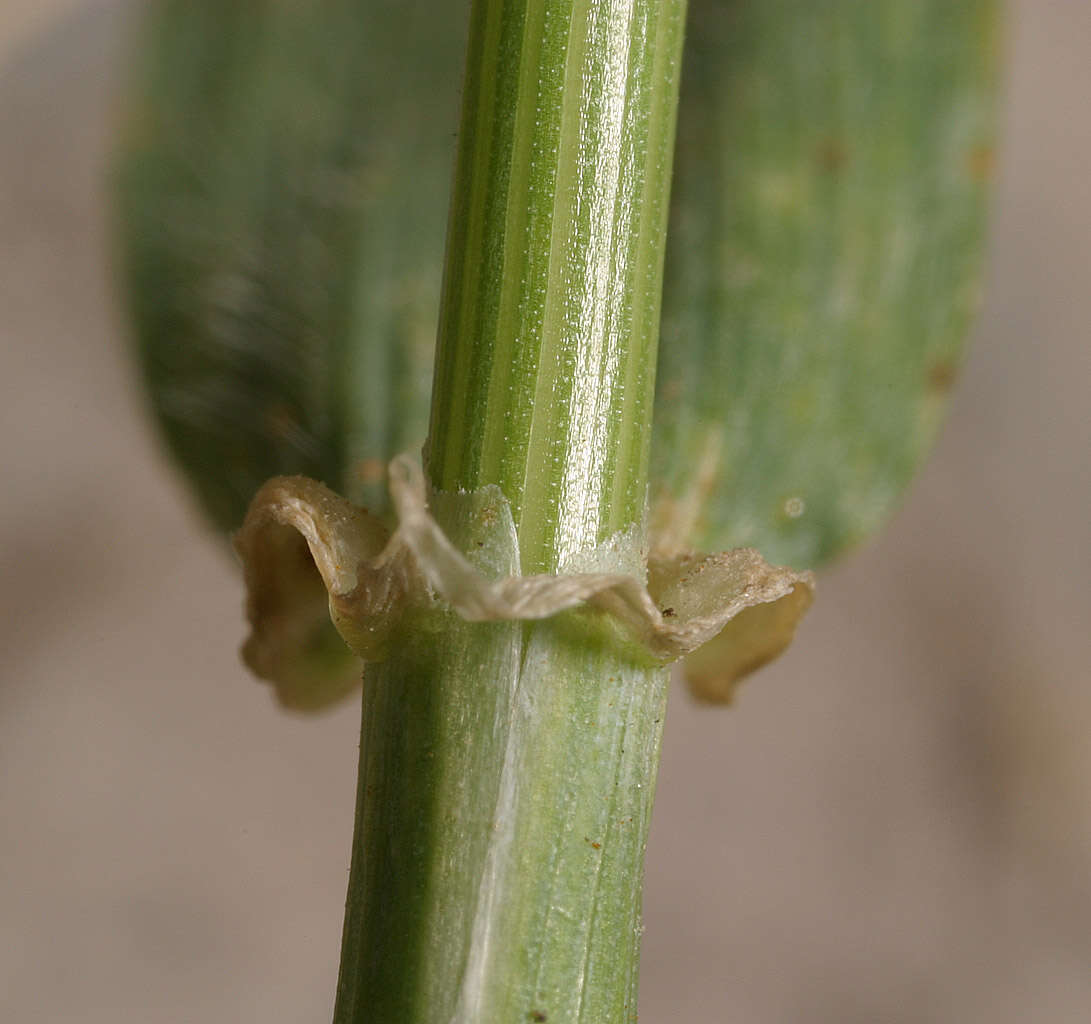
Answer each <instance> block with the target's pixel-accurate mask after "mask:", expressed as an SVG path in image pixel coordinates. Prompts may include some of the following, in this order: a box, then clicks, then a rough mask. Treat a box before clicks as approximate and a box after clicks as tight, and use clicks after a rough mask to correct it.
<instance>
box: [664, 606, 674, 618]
mask: <svg viewBox="0 0 1091 1024" xmlns="http://www.w3.org/2000/svg"><path fill="white" fill-rule="evenodd" d="M663 618H665V619H672V618H674V609H673V608H664V609H663Z"/></svg>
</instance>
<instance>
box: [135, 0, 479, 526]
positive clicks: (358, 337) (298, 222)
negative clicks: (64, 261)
mask: <svg viewBox="0 0 1091 1024" xmlns="http://www.w3.org/2000/svg"><path fill="white" fill-rule="evenodd" d="M465 22H466V9H465V7H464V6H463V5H462V4H458V3H454V4H434V3H429V2H426V0H399V2H383V0H379V2H369V3H362V2H360V0H308V2H306V3H282V2H278V0H247V2H245V3H243V2H239V3H224V2H223V0H156V2H155V3H153V4H152V5H151V6H150V7H149V9H148V11H147V15H146V18H145V21H144V23H143V25H142V33H141V34H140V36H139V38H138V39H137V40H135V42H136V46H135V47H134V51H133V55H134V67H133V73H132V76H131V80H130V83H129V86H128V88H127V89H126V91H125V93H124V96H123V104H122V115H123V135H122V140H121V145H120V149H119V153H118V156H117V159H116V164H115V191H116V196H117V221H118V233H119V250H120V269H121V274H122V278H123V283H124V285H125V290H126V293H127V298H128V303H129V307H130V311H131V314H132V318H133V321H134V323H135V333H136V339H137V343H138V348H139V355H140V361H141V365H142V369H143V373H144V379H145V383H146V386H147V390H148V392H149V396H150V399H151V405H152V408H153V410H154V412H155V414H156V416H157V418H158V420H159V422H160V425H161V426H162V428H163V431H164V433H165V436H166V439H167V442H168V444H169V446H170V448H171V450H172V452H173V454H174V455H175V457H176V458H177V459H178V461H179V462H180V463H181V465H182V467H183V468H184V470H185V471H186V473H187V475H188V476H189V479H190V481H191V483H192V484H193V485H194V486H195V488H196V490H197V492H198V497H199V500H200V503H201V505H202V507H203V509H204V510H205V512H206V513H207V514H208V515H209V516H210V517H211V519H212V520H213V521H214V523H215V524H216V525H217V526H218V527H220V528H221V529H224V530H230V529H234V528H236V527H237V526H238V525H239V524H240V523H241V522H242V518H243V516H244V514H245V512H246V506H247V504H248V502H249V501H250V499H251V497H252V496H253V494H254V493H255V492H256V491H257V489H258V487H259V486H260V485H261V484H262V483H263V482H264V481H265V480H266V479H268V478H269V477H272V476H275V475H277V474H291V473H303V474H306V475H308V476H311V477H315V478H318V479H320V480H323V481H324V482H326V483H327V484H329V485H330V486H331V487H334V488H335V489H337V490H338V491H340V492H341V493H343V494H346V495H348V496H350V497H352V498H353V499H354V500H357V501H361V502H363V503H365V504H368V505H370V506H371V507H372V508H374V509H376V510H377V511H380V512H381V511H383V509H384V506H385V502H386V497H385V494H386V492H385V485H384V480H383V471H384V467H385V465H386V462H387V461H388V459H389V458H390V456H391V455H392V454H394V453H395V452H398V451H403V450H405V449H408V448H411V447H413V446H416V447H418V448H419V446H420V445H421V444H422V443H423V441H424V437H425V432H426V429H427V421H428V400H429V393H430V387H431V381H432V355H433V349H434V343H435V331H436V319H437V315H438V313H437V311H438V307H439V293H440V276H441V271H442V264H443V225H444V222H445V218H446V213H447V197H448V195H449V191H450V176H451V168H452V162H453V158H454V126H455V124H456V117H457V106H458V82H459V75H460V69H461V60H462V55H463V47H464V42H463V40H464V38H465V31H466V25H465Z"/></svg>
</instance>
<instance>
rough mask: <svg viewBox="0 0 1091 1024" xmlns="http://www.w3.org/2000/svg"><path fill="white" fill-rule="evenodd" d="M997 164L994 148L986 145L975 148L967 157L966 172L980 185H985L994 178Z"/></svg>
mask: <svg viewBox="0 0 1091 1024" xmlns="http://www.w3.org/2000/svg"><path fill="white" fill-rule="evenodd" d="M995 163H996V157H995V153H994V151H993V148H992V146H990V145H987V144H984V143H983V144H981V145H978V146H973V147H972V148H971V149H970V152H969V153H968V154H967V155H966V170H967V171H968V172H969V175H970V177H971V178H972V179H973V180H974V181H976V182H977V183H978V184H984V183H985V182H986V181H988V180H989V179H990V178H991V177H992V174H993V166H994V165H995Z"/></svg>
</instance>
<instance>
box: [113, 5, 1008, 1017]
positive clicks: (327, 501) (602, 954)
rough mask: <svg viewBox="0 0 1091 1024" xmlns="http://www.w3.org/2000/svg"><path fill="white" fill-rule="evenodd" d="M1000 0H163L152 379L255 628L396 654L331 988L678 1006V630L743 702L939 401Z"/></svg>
mask: <svg viewBox="0 0 1091 1024" xmlns="http://www.w3.org/2000/svg"><path fill="white" fill-rule="evenodd" d="M995 6H996V5H995V4H994V3H993V2H991V0H962V2H959V3H949V2H941V0H872V2H869V3H864V2H862V0H832V2H830V3H825V4H813V3H807V2H804V0H765V2H759V0H730V2H728V0H690V2H689V10H688V12H687V10H686V4H685V2H684V0H473V2H472V4H471V5H470V9H469V11H468V12H467V11H466V10H465V9H464V8H462V7H461V6H460V5H451V4H433V3H427V2H425V0H403V2H400V3H390V2H383V0H307V2H300V3H283V2H277V0H249V2H247V3H238V4H223V3H221V2H220V0H185V2H182V0H153V2H152V3H151V4H150V5H149V9H148V11H147V14H146V17H145V20H144V24H143V26H142V30H141V32H140V33H139V35H138V38H137V45H136V47H135V49H134V59H133V62H134V68H133V73H132V75H131V79H130V85H129V88H128V91H127V93H126V95H125V98H124V99H125V102H124V107H123V113H124V119H123V124H124V127H123V133H122V139H121V143H120V146H119V153H118V159H117V162H116V175H115V194H116V197H117V203H116V208H117V225H118V235H119V239H120V246H119V248H120V253H121V269H122V274H123V278H124V283H125V286H126V294H127V298H128V303H129V308H130V310H131V313H132V318H133V322H134V324H135V335H136V339H137V343H138V344H137V348H138V353H139V357H140V360H141V365H142V368H143V372H144V378H145V381H146V385H147V390H148V393H149V396H150V400H151V404H152V407H153V409H154V412H155V415H156V417H157V418H158V420H159V423H160V425H161V427H162V429H163V433H164V435H165V437H166V440H167V443H168V445H169V447H170V448H171V450H172V452H173V454H174V455H175V456H176V458H177V460H178V461H179V462H180V464H181V465H182V467H183V468H184V469H185V471H186V473H187V475H188V477H189V479H190V480H191V481H192V483H193V486H194V488H195V489H196V492H197V495H198V498H199V500H200V503H201V505H202V507H203V508H204V510H205V511H206V512H207V514H208V516H209V518H210V519H211V521H212V522H213V524H214V525H215V526H216V527H217V528H218V529H219V530H220V531H222V532H223V533H224V534H225V535H230V536H231V537H232V539H233V543H234V546H235V549H236V551H237V552H238V555H239V557H240V561H241V563H242V567H243V575H244V578H245V581H246V585H247V593H248V597H247V614H248V618H249V621H250V635H249V637H248V639H247V640H246V643H245V646H244V652H243V653H244V658H245V659H246V661H247V663H248V664H249V665H250V667H251V668H252V669H253V670H254V672H255V673H256V674H257V675H259V676H261V677H262V678H264V679H266V680H268V681H269V682H271V683H272V685H273V686H274V688H275V693H276V695H277V697H278V699H279V700H280V701H281V702H282V703H283V704H284V705H285V706H286V707H289V708H294V709H299V710H310V709H318V708H322V707H325V706H328V705H330V704H331V703H333V702H335V701H337V700H339V699H342V698H343V697H345V696H346V694H348V693H350V692H354V691H356V689H357V687H359V685H360V682H361V679H362V683H363V694H362V708H363V718H362V743H361V753H360V774H359V787H358V798H357V807H356V830H355V839H354V842H353V849H352V860H351V873H350V879H349V890H348V899H347V905H346V916H345V924H344V937H343V951H342V961H341V970H340V978H339V982H338V990H337V1003H336V1010H335V1022H336V1024H364V1022H370V1024H426V1022H427V1024H491V1022H494V1021H495V1022H502V1021H511V1022H517V1021H546V1020H548V1021H550V1022H551V1024H575V1022H583V1024H614V1022H618V1024H620V1022H626V1021H630V1020H633V1019H635V1016H636V988H637V961H638V953H639V940H640V931H641V924H640V897H641V880H642V871H643V855H644V847H645V841H646V837H647V829H648V821H649V816H650V812H651V806H652V798H653V793H654V787H655V776H656V766H657V763H658V753H659V741H660V736H661V731H662V727H663V713H664V707H665V693H666V685H667V680H668V673H669V666H670V664H671V663H672V662H675V661H677V660H681V662H682V666H683V673H684V674H685V675H686V676H687V678H688V680H689V682H690V684H691V687H692V688H693V690H694V692H695V694H696V695H697V696H698V697H700V698H702V699H705V700H709V701H719V702H725V701H728V700H730V698H731V695H732V692H733V690H734V687H735V685H736V683H737V681H738V680H739V679H740V678H741V677H742V676H744V675H745V674H746V673H748V672H749V671H751V670H753V669H755V668H757V667H759V666H760V665H762V664H763V663H765V662H766V661H768V660H770V659H771V658H773V657H775V656H776V655H777V654H778V653H779V652H780V651H781V650H783V648H784V647H785V646H786V645H787V644H788V642H789V641H790V640H791V637H792V634H793V632H794V631H795V627H796V624H797V622H798V621H799V619H800V618H801V617H802V615H803V614H804V613H805V611H806V609H807V607H808V606H809V604H810V602H811V599H812V593H813V587H814V580H813V577H812V576H811V574H810V570H812V569H815V568H818V567H819V566H820V565H821V564H823V563H825V562H827V561H828V560H829V559H830V558H831V557H833V556H834V555H836V554H837V553H838V552H840V551H841V550H843V549H844V548H846V547H847V546H849V545H851V544H853V543H856V542H858V541H860V540H861V539H863V538H864V537H866V536H867V535H869V534H870V533H872V532H873V531H874V530H875V529H876V528H877V527H878V526H879V525H880V524H881V522H882V521H883V520H884V518H885V517H886V516H887V514H888V513H889V512H890V510H891V509H892V508H893V506H894V505H895V503H896V501H897V499H898V497H899V495H900V493H901V492H902V490H903V489H904V487H905V485H906V484H907V482H908V480H909V479H910V477H911V476H912V473H913V471H914V469H915V468H916V466H917V465H918V464H919V461H920V459H921V457H922V455H923V454H924V452H925V451H926V449H927V446H928V444H929V442H930V440H931V438H932V436H933V435H934V432H935V429H936V426H937V424H938V421H939V412H940V410H941V407H942V404H943V398H944V396H945V394H946V392H947V391H948V390H949V387H950V384H951V382H952V379H953V376H954V374H955V372H956V370H957V367H958V362H959V350H960V345H961V342H962V340H963V337H964V335H965V334H966V331H967V327H968V324H969V320H970V317H971V314H972V311H973V309H974V307H975V305H976V302H977V291H978V272H979V268H980V262H981V236H982V220H983V194H984V191H985V187H986V184H987V179H988V176H989V170H990V167H991V152H992V135H991V132H992V119H991V111H992V99H993V93H994V91H995V65H996V51H997V46H998V41H997V28H996V11H995V9H994V8H995ZM463 61H464V63H463ZM460 85H461V113H459V104H458V96H459V89H460ZM452 168H453V184H451V180H452V173H451V172H452ZM672 172H673V178H674V183H673V189H672V183H671V178H672ZM445 238H446V244H444V239H445ZM661 324H662V328H661V326H660V325H661ZM660 336H661V337H660ZM766 559H769V562H767V561H766ZM770 563H772V564H770ZM781 564H783V565H785V566H791V567H792V568H778V567H777V566H778V565H781Z"/></svg>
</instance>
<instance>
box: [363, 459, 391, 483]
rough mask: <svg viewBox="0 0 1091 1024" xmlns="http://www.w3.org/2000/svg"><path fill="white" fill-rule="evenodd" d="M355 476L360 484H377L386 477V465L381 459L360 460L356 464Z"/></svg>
mask: <svg viewBox="0 0 1091 1024" xmlns="http://www.w3.org/2000/svg"><path fill="white" fill-rule="evenodd" d="M356 476H357V478H358V479H359V481H360V483H363V484H377V483H379V482H380V481H382V479H383V477H384V476H386V464H385V463H384V462H383V460H382V459H361V460H360V461H359V462H358V463H356Z"/></svg>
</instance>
